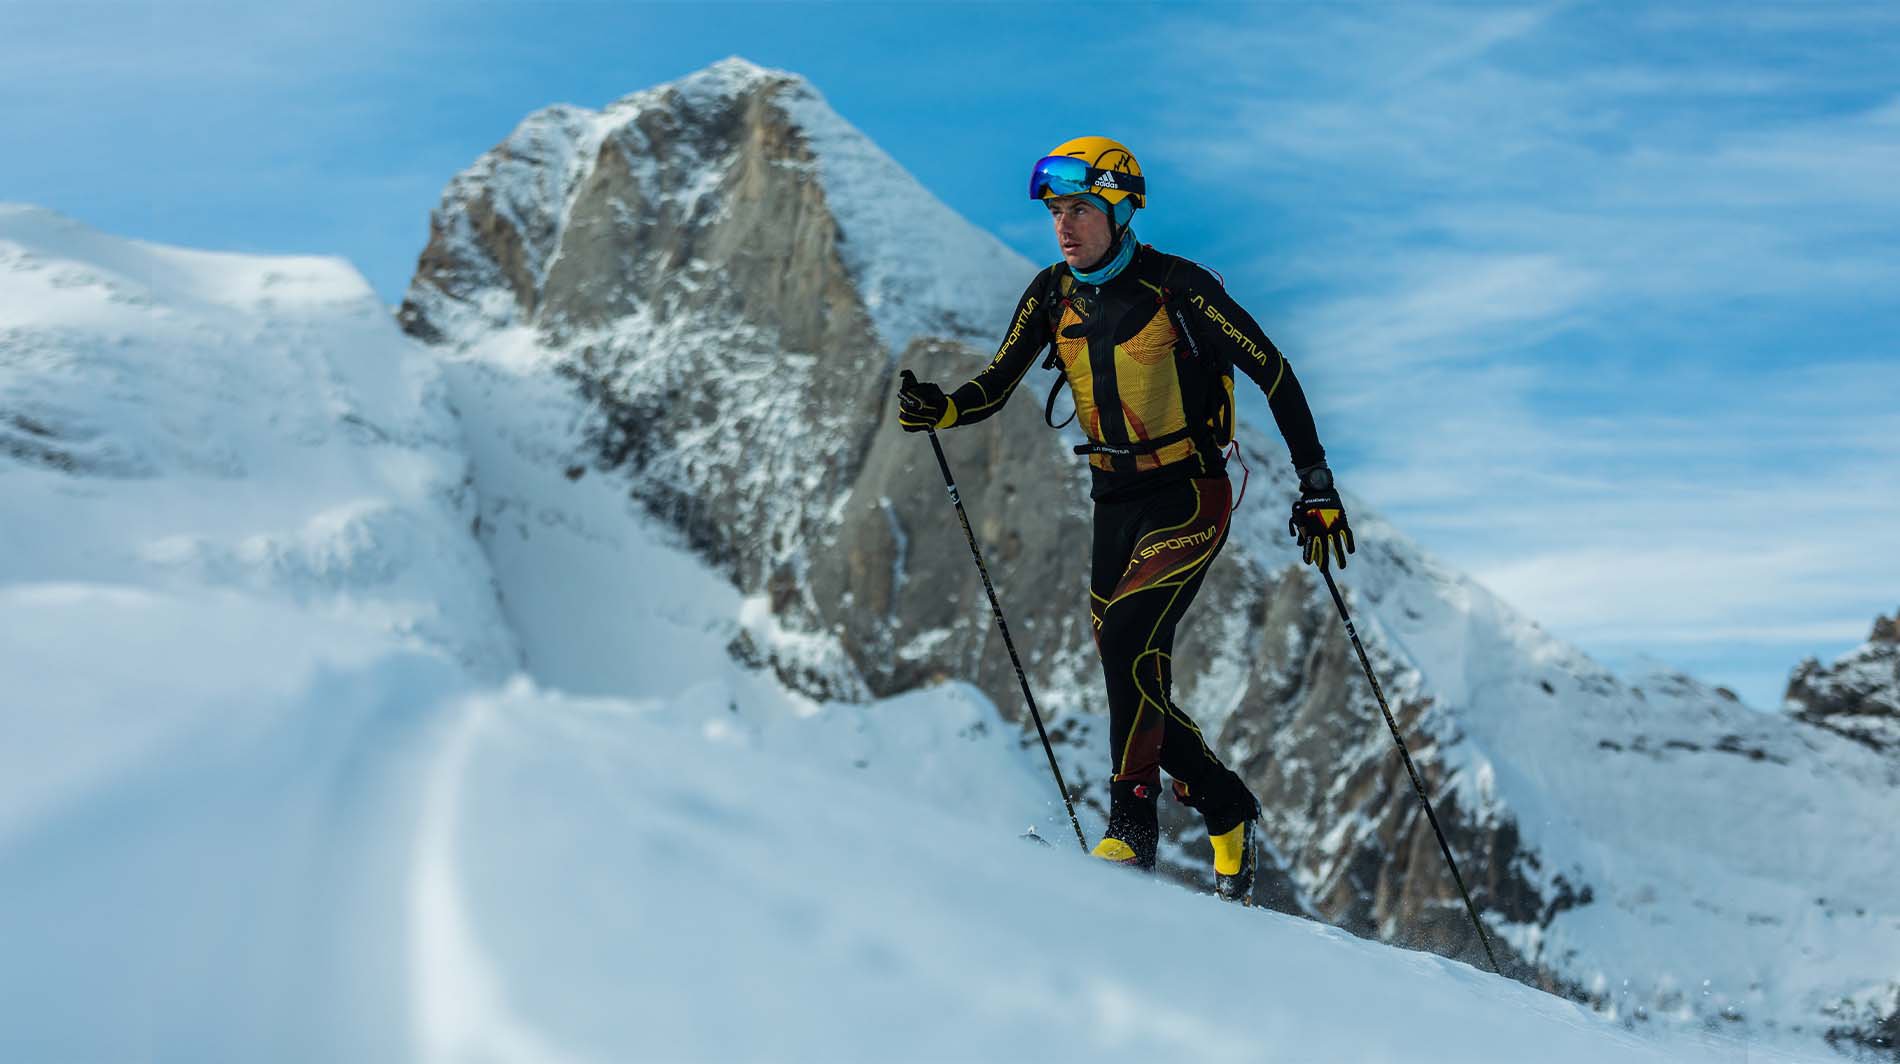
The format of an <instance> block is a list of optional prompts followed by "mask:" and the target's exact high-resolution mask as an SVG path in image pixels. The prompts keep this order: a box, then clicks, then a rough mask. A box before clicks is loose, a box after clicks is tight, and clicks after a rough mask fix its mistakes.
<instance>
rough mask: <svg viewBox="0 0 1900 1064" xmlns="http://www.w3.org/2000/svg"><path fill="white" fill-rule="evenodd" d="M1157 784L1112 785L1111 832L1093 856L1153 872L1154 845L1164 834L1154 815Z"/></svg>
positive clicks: (1109, 819)
mask: <svg viewBox="0 0 1900 1064" xmlns="http://www.w3.org/2000/svg"><path fill="white" fill-rule="evenodd" d="M1155 791H1156V788H1155V785H1154V784H1151V783H1136V782H1134V781H1133V780H1117V781H1115V782H1114V783H1111V784H1109V790H1108V795H1109V803H1108V832H1107V833H1106V834H1104V835H1103V836H1102V841H1101V842H1098V843H1096V844H1095V849H1093V850H1091V851H1090V852H1089V856H1090V857H1099V858H1101V859H1102V860H1104V861H1111V862H1113V863H1115V864H1123V865H1128V866H1130V867H1132V868H1139V869H1141V870H1142V871H1144V872H1152V871H1154V867H1155V843H1156V840H1157V838H1158V837H1159V836H1160V834H1161V829H1160V825H1159V822H1158V818H1157V816H1156V813H1155V796H1156V795H1155Z"/></svg>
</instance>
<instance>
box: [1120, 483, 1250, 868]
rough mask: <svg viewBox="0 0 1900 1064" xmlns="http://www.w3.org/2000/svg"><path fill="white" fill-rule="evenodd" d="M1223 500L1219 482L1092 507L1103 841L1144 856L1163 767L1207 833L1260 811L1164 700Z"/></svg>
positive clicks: (1213, 546) (1223, 526)
mask: <svg viewBox="0 0 1900 1064" xmlns="http://www.w3.org/2000/svg"><path fill="white" fill-rule="evenodd" d="M1231 502H1232V488H1231V487H1230V486H1229V485H1228V483H1227V478H1226V477H1224V476H1222V477H1217V478H1205V479H1191V480H1181V481H1176V482H1174V483H1172V484H1168V485H1164V486H1162V487H1159V488H1156V489H1155V490H1154V491H1152V492H1149V493H1145V494H1143V495H1141V496H1140V497H1138V498H1135V499H1130V500H1128V501H1125V502H1107V501H1104V502H1097V503H1096V506H1095V535H1094V552H1093V555H1092V557H1091V562H1090V579H1089V614H1090V619H1091V620H1092V621H1093V622H1094V629H1095V646H1096V649H1097V651H1099V652H1100V654H1101V658H1102V673H1103V677H1104V679H1105V680H1106V681H1107V683H1108V717H1109V756H1110V758H1111V762H1112V765H1111V767H1112V771H1113V776H1112V782H1111V783H1110V797H1111V804H1110V813H1109V834H1110V835H1111V836H1112V837H1115V838H1119V839H1121V840H1122V841H1124V842H1127V843H1129V844H1130V845H1131V846H1133V847H1134V848H1135V849H1136V850H1137V851H1138V852H1141V853H1142V854H1143V856H1144V857H1147V858H1148V860H1150V861H1152V857H1151V856H1150V855H1151V854H1152V853H1153V846H1154V835H1155V798H1156V796H1157V794H1158V792H1159V789H1160V784H1161V773H1162V771H1163V770H1165V771H1166V772H1167V774H1168V775H1169V776H1170V777H1172V778H1173V779H1174V793H1175V797H1176V798H1178V799H1180V800H1181V801H1182V802H1184V803H1186V804H1187V805H1189V806H1191V807H1193V808H1195V809H1197V810H1199V811H1200V812H1201V814H1202V815H1203V816H1204V817H1206V818H1207V825H1208V830H1209V831H1210V832H1212V833H1214V834H1220V833H1222V832H1226V831H1229V830H1232V829H1233V828H1234V826H1236V825H1238V824H1239V823H1240V822H1241V821H1243V820H1247V819H1250V818H1252V817H1253V816H1254V815H1255V813H1256V812H1257V811H1258V808H1259V807H1258V805H1257V804H1256V803H1255V801H1254V797H1253V795H1252V794H1251V793H1250V792H1249V791H1248V790H1247V787H1246V785H1245V784H1243V783H1242V782H1241V781H1240V778H1239V777H1238V776H1236V775H1235V774H1234V773H1233V772H1232V771H1231V770H1230V769H1228V768H1227V766H1226V765H1224V764H1222V763H1221V760H1220V758H1219V757H1217V756H1216V755H1215V754H1214V752H1213V751H1212V750H1210V749H1208V746H1207V743H1206V742H1205V741H1204V740H1203V739H1202V737H1201V730H1200V728H1198V727H1196V726H1195V724H1194V721H1193V720H1191V719H1189V717H1188V715H1187V714H1186V713H1184V712H1182V710H1181V707H1180V706H1177V705H1175V704H1174V702H1173V700H1172V698H1171V697H1170V695H1171V692H1172V687H1173V678H1174V669H1173V653H1174V635H1175V630H1176V629H1177V628H1179V627H1180V624H1181V617H1182V615H1183V614H1185V613H1186V612H1187V609H1188V606H1189V605H1191V604H1192V603H1193V602H1194V596H1195V593H1196V592H1198V591H1200V589H1201V581H1202V580H1203V579H1205V578H1206V576H1207V570H1208V568H1209V566H1211V565H1212V564H1213V562H1214V558H1215V556H1216V555H1218V554H1219V553H1220V549H1221V547H1222V546H1223V545H1224V544H1225V543H1226V542H1227V527H1228V514H1229V509H1230V507H1231ZM1118 832H1120V834H1118ZM1130 836H1133V837H1130Z"/></svg>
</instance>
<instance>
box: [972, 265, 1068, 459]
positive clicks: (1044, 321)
mask: <svg viewBox="0 0 1900 1064" xmlns="http://www.w3.org/2000/svg"><path fill="white" fill-rule="evenodd" d="M1055 269H1056V268H1055V267H1054V266H1051V267H1049V268H1048V269H1046V270H1044V271H1042V272H1041V273H1039V274H1037V275H1036V279H1035V280H1033V281H1031V282H1029V287H1028V288H1027V289H1025V290H1024V292H1023V297H1022V298H1021V299H1019V300H1017V301H1016V316H1015V317H1013V318H1011V319H1010V326H1009V335H1008V336H1006V337H1004V338H1003V345H1002V346H1001V347H999V348H997V349H996V357H994V358H992V359H990V364H989V365H988V366H986V367H984V369H983V372H981V373H978V374H977V375H976V378H975V379H974V380H971V381H970V382H969V383H967V384H965V385H963V386H962V387H960V388H958V389H957V390H956V391H954V392H951V393H950V401H951V402H953V403H955V404H956V405H957V418H956V421H955V422H953V423H954V424H957V425H968V424H971V423H973V422H977V421H981V420H983V419H984V418H986V417H989V416H990V415H991V414H994V413H996V412H997V411H998V410H1001V409H1002V408H1003V404H1004V403H1006V402H1008V401H1009V395H1010V393H1011V392H1013V391H1015V390H1016V385H1018V384H1020V383H1022V379H1023V375H1024V374H1026V373H1028V372H1029V367H1030V366H1031V365H1032V364H1033V363H1034V362H1035V361H1036V355H1037V354H1038V353H1040V352H1041V351H1042V350H1043V349H1044V348H1046V347H1048V346H1049V307H1048V305H1047V304H1048V301H1049V291H1050V289H1051V287H1052V286H1051V285H1050V283H1049V282H1050V280H1051V279H1052V274H1053V273H1054V272H1055Z"/></svg>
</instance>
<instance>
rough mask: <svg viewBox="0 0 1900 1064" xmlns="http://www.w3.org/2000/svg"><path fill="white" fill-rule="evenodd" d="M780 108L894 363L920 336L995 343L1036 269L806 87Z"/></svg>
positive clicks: (789, 94)
mask: <svg viewBox="0 0 1900 1064" xmlns="http://www.w3.org/2000/svg"><path fill="white" fill-rule="evenodd" d="M741 63H744V60H736V59H730V60H726V63H725V64H721V66H725V65H727V64H741ZM720 68H721V67H714V68H713V69H714V70H718V69H720ZM778 100H779V104H780V106H782V107H784V108H785V110H786V113H787V114H788V115H789V116H790V117H791V119H792V121H793V123H794V124H795V125H797V126H798V128H799V129H800V130H801V131H802V132H803V133H804V135H805V139H806V141H807V142H808V143H809V144H810V145H811V149H812V152H813V154H814V155H816V156H817V157H818V168H819V173H820V175H821V177H822V178H823V180H824V184H825V192H826V202H827V204H828V205H829V206H830V208H831V211H832V214H833V215H834V216H835V217H836V218H837V219H838V228H839V229H840V230H841V231H842V232H843V234H844V242H843V246H842V250H843V252H844V260H845V265H846V267H847V268H848V269H849V270H850V271H851V274H852V277H853V278H854V279H855V280H856V282H857V289H858V292H859V294H860V295H861V296H862V297H863V299H864V303H865V306H866V307H867V308H868V309H869V310H870V312H871V317H872V320H874V321H875V322H876V323H877V328H878V333H879V335H880V336H882V337H883V339H884V343H885V345H886V346H887V347H888V348H889V349H890V351H891V353H892V355H893V357H895V356H896V355H897V354H898V353H900V352H902V351H903V350H904V348H905V347H906V346H907V345H909V343H910V341H911V340H912V339H914V338H916V337H919V336H944V337H950V338H953V339H958V340H965V341H969V342H971V343H975V344H978V345H979V346H981V345H983V344H985V343H987V342H989V341H991V340H993V339H995V333H996V327H997V322H998V321H1001V320H1002V315H1007V314H1008V313H1009V308H1011V307H1013V306H1014V305H1015V303H1016V300H1017V298H1018V297H1020V296H1021V295H1022V290H1023V288H1024V286H1026V285H1027V284H1028V283H1029V279H1030V278H1031V277H1033V276H1035V273H1036V270H1037V266H1036V265H1035V264H1033V263H1031V262H1030V261H1029V260H1028V259H1025V258H1023V257H1022V256H1021V255H1018V254H1017V253H1016V252H1014V251H1012V250H1010V249H1009V248H1008V247H1007V246H1006V245H1004V244H1003V242H1002V241H1000V240H998V239H997V238H996V237H995V236H993V235H991V234H990V233H988V232H986V231H984V230H982V229H978V228H977V227H975V226H973V225H971V224H970V223H969V222H967V221H965V220H964V219H963V216H962V215H959V214H957V213H956V212H955V211H952V210H951V209H950V208H949V207H947V206H945V205H944V203H943V201H942V200H939V199H938V198H937V197H936V196H935V195H933V194H931V192H930V191H929V190H928V189H926V188H924V186H923V185H921V184H919V183H918V181H917V179H916V178H915V177H912V176H911V175H910V173H909V172H908V171H906V170H905V169H904V168H903V167H902V166H900V165H898V163H897V161H896V160H895V159H892V158H891V157H890V156H889V155H887V154H885V152H884V149H882V148H880V147H878V146H877V145H876V144H875V143H873V142H872V141H871V140H870V138H868V137H866V136H865V135H864V134H863V133H861V132H859V131H858V130H857V128H856V127H855V126H852V125H851V124H850V123H849V122H846V121H845V120H844V119H843V118H841V117H839V115H838V113H837V112H836V111H833V110H832V109H831V107H830V105H829V104H827V103H825V100H824V97H823V96H821V95H819V93H818V90H817V89H815V88H813V87H812V86H811V84H810V83H809V82H807V81H805V80H803V79H802V78H800V79H796V80H795V81H794V82H793V83H792V84H791V85H790V86H789V87H788V88H787V89H785V90H783V91H781V92H780V94H779V96H778Z"/></svg>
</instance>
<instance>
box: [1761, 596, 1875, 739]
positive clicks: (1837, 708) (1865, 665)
mask: <svg viewBox="0 0 1900 1064" xmlns="http://www.w3.org/2000/svg"><path fill="white" fill-rule="evenodd" d="M1783 708H1784V709H1786V710H1787V711H1788V712H1790V713H1792V714H1794V715H1795V717H1797V718H1798V719H1800V720H1804V721H1807V722H1808V723H1810V724H1816V725H1819V726H1820V727H1823V728H1826V729H1828V730H1829V731H1832V732H1836V733H1838V734H1841V735H1845V736H1847V737H1848V738H1850V739H1853V740H1854V741H1856V742H1860V743H1865V744H1866V745H1868V746H1870V747H1872V748H1874V749H1875V750H1880V751H1884V752H1900V610H1896V611H1894V616H1893V617H1891V618H1889V617H1884V616H1883V617H1877V618H1875V619H1874V630H1873V633H1872V634H1871V635H1869V636H1868V637H1867V642H1866V643H1864V644H1862V645H1861V646H1859V647H1856V648H1855V649H1853V650H1851V651H1849V652H1847V653H1846V654H1843V655H1842V656H1840V657H1838V658H1836V659H1834V662H1833V663H1832V664H1830V665H1825V666H1824V665H1822V664H1821V663H1820V662H1819V661H1816V660H1815V659H1813V658H1809V659H1807V660H1806V661H1803V662H1802V663H1801V664H1800V665H1798V666H1796V667H1795V670H1794V674H1793V675H1792V676H1790V677H1789V679H1788V693H1787V695H1786V696H1785V698H1784V701H1783Z"/></svg>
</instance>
